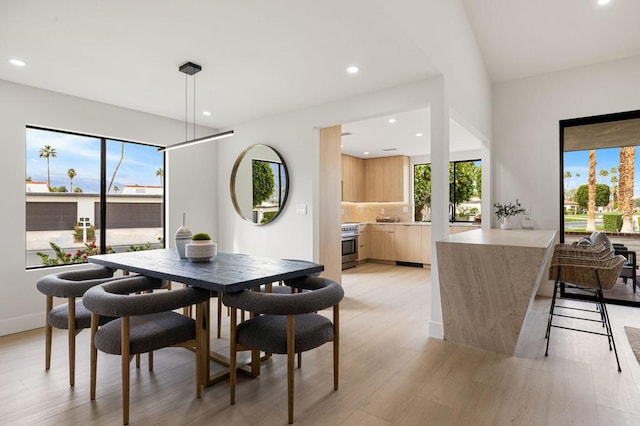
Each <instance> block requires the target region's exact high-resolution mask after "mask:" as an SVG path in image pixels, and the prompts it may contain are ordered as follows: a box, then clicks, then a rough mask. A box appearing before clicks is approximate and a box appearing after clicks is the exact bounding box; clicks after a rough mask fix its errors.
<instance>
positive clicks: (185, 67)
mask: <svg viewBox="0 0 640 426" xmlns="http://www.w3.org/2000/svg"><path fill="white" fill-rule="evenodd" d="M178 71H180V72H181V73H184V139H185V141H184V142H180V143H177V144H174V145H169V146H165V147H162V148H158V151H170V150H172V149H176V148H183V147H185V146H190V145H196V144H199V143H204V142H211V141H215V140H218V139H222V138H227V137H229V136H233V130H227V131H226V132H221V133H216V134H215V135H209V136H204V137H201V138H196V78H195V75H196V74H197V73H198V72H200V71H202V67H201V66H200V65H198V64H194V63H193V62H187V63H185V64H182V65H180V67H179V68H178ZM188 76H194V77H193V139H190V140H189V139H188V135H187V134H188V127H189V126H188V123H187V115H188V112H187V109H188V108H187V98H188V95H187V91H188V90H187V79H188Z"/></svg>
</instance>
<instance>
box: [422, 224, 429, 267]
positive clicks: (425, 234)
mask: <svg viewBox="0 0 640 426" xmlns="http://www.w3.org/2000/svg"><path fill="white" fill-rule="evenodd" d="M420 236H421V241H422V253H421V257H420V258H421V263H422V264H424V265H431V227H430V226H421V227H420Z"/></svg>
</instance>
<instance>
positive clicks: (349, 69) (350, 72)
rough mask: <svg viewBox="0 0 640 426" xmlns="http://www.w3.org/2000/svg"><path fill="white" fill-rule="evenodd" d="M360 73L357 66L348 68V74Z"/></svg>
mask: <svg viewBox="0 0 640 426" xmlns="http://www.w3.org/2000/svg"><path fill="white" fill-rule="evenodd" d="M358 71H360V68H358V67H357V66H355V65H351V66H350V67H348V68H347V72H348V73H349V74H357V73H358Z"/></svg>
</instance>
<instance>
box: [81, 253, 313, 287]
mask: <svg viewBox="0 0 640 426" xmlns="http://www.w3.org/2000/svg"><path fill="white" fill-rule="evenodd" d="M88 260H89V262H91V263H96V264H99V265H104V266H108V267H111V268H114V269H122V270H126V271H130V272H136V273H139V274H143V275H147V276H150V277H155V278H160V279H165V280H171V281H175V282H178V283H183V284H189V285H192V286H195V287H202V288H206V289H209V290H213V291H218V292H222V293H230V292H234V291H240V290H243V289H247V288H251V287H256V286H259V285H262V284H268V283H272V282H276V281H279V280H284V279H290V278H296V277H300V276H305V275H312V274H315V273H319V272H322V271H323V270H324V266H323V265H320V264H317V263H313V262H308V261H305V260H292V259H273V258H268V257H258V256H249V255H246V254H236V253H218V255H217V256H216V257H215V258H214V259H213V260H212V261H210V262H191V261H189V260H188V259H180V258H179V257H178V253H177V252H176V250H175V249H172V248H170V249H158V250H144V251H134V252H126V253H113V254H100V255H96V256H89V258H88Z"/></svg>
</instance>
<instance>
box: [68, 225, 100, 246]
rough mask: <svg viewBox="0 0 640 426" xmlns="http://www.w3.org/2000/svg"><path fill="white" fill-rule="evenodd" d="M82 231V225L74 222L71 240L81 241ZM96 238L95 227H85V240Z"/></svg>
mask: <svg viewBox="0 0 640 426" xmlns="http://www.w3.org/2000/svg"><path fill="white" fill-rule="evenodd" d="M83 237H84V231H83V230H82V226H80V225H78V224H76V225H74V227H73V242H74V243H81V242H82V241H83ZM95 240H96V227H95V226H90V227H88V228H87V241H95Z"/></svg>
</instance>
